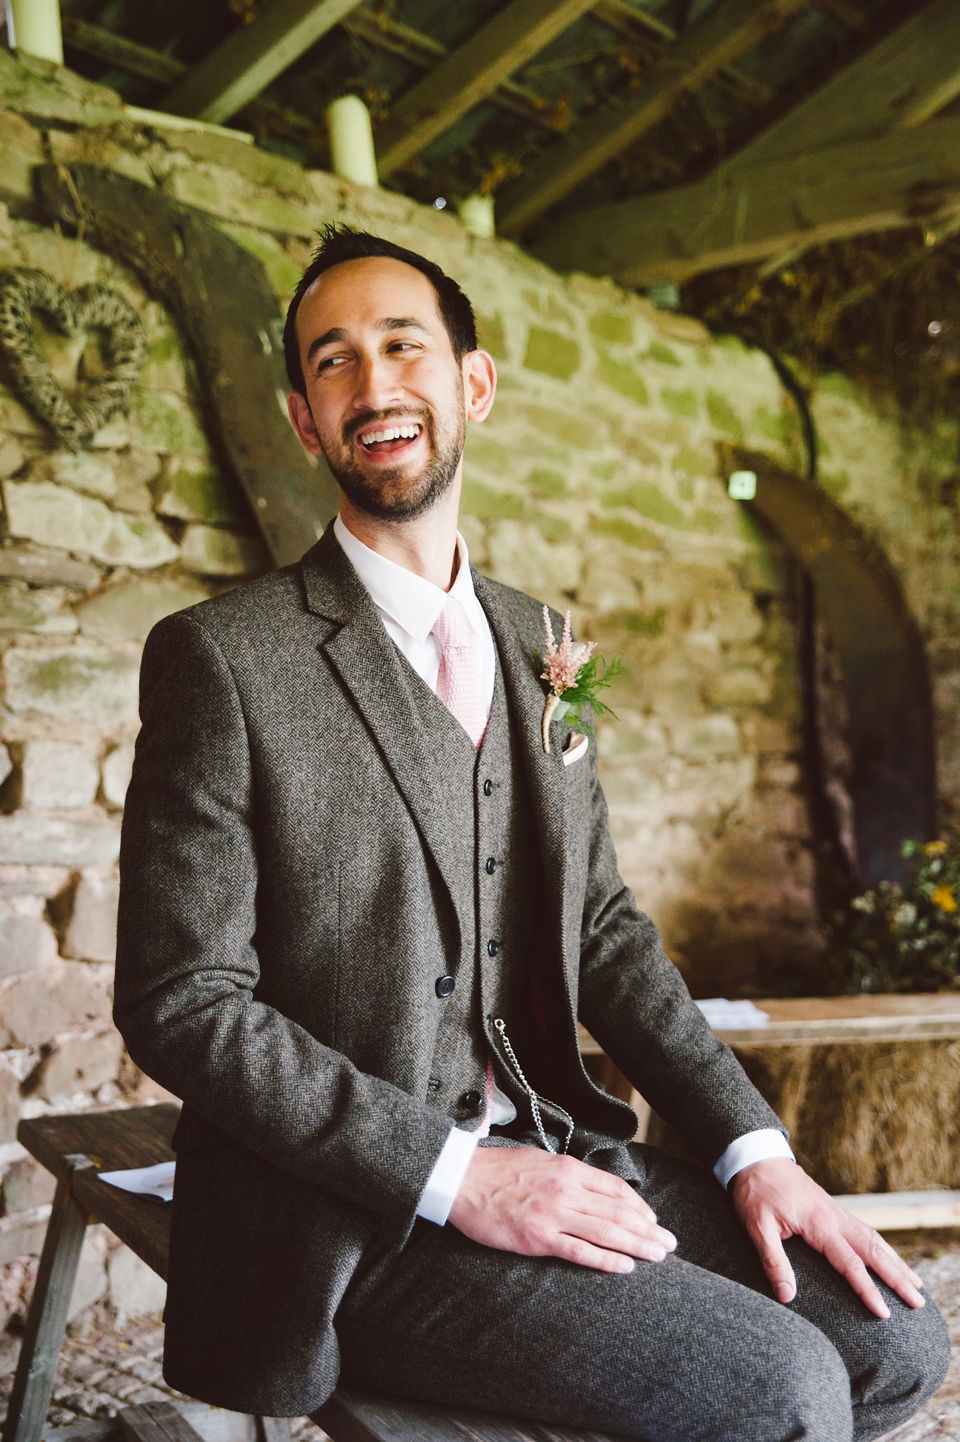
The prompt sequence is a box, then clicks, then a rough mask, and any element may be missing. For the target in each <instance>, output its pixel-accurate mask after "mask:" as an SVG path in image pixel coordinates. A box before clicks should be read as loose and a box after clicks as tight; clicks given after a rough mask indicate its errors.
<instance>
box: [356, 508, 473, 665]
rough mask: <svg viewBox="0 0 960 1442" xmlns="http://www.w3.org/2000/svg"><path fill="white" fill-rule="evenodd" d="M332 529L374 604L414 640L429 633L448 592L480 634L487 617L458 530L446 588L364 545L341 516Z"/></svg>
mask: <svg viewBox="0 0 960 1442" xmlns="http://www.w3.org/2000/svg"><path fill="white" fill-rule="evenodd" d="M333 533H334V535H335V536H336V538H337V540H338V541H339V543H340V547H341V549H342V550H343V553H344V555H345V556H346V557H347V560H348V561H349V562H350V564H351V565H352V566H353V568H354V570H355V571H356V573H357V575H358V576H359V577H360V580H361V581H362V582H363V584H364V585H365V586H366V588H367V590H368V591H369V592H370V597H371V599H372V601H373V604H374V605H375V606H376V607H377V609H378V610H379V611H382V612H383V613H384V614H385V615H386V616H389V617H390V619H391V620H392V621H394V622H395V623H396V624H397V625H398V626H401V627H402V628H403V629H404V631H406V632H407V633H408V635H410V636H412V637H413V638H414V640H415V641H425V640H426V639H427V637H428V636H429V635H430V632H431V631H432V630H433V628H434V626H435V625H436V623H437V617H438V616H439V615H440V612H441V611H442V610H443V607H444V603H445V602H446V599H447V597H448V596H456V598H457V600H458V601H459V602H460V604H461V606H462V607H463V609H464V611H465V613H466V616H467V620H468V621H469V623H470V627H471V629H472V630H473V632H474V633H475V634H476V635H478V636H482V635H483V632H484V627H485V626H486V618H485V616H484V614H483V608H482V607H481V605H480V602H479V601H478V600H477V595H476V592H475V591H474V589H473V577H472V575H471V574H470V555H469V552H468V551H467V543H466V541H465V540H464V539H463V537H462V536H461V534H460V532H459V531H458V532H457V555H458V556H459V561H460V564H459V567H458V569H457V579H456V580H455V581H454V583H453V585H452V586H451V587H450V590H449V591H444V590H442V589H441V588H440V587H439V586H435V585H434V584H433V582H432V581H427V580H425V579H424V577H423V576H418V575H416V574H415V573H414V572H413V571H408V570H407V569H406V567H405V566H398V565H397V563H396V562H395V561H391V560H388V558H387V557H386V556H382V555H381V554H380V552H379V551H374V550H371V548H370V547H369V546H365V545H364V543H363V542H362V541H359V540H358V539H357V537H356V536H355V535H354V534H353V532H352V531H349V530H348V529H347V527H346V526H345V525H344V523H343V520H342V519H341V517H340V516H337V518H336V520H335V521H334V523H333Z"/></svg>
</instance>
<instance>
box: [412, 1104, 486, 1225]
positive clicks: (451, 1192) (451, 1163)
mask: <svg viewBox="0 0 960 1442" xmlns="http://www.w3.org/2000/svg"><path fill="white" fill-rule="evenodd" d="M479 1140H480V1133H479V1132H463V1131H461V1130H460V1128H459V1127H451V1128H450V1135H449V1136H448V1137H447V1140H446V1141H445V1142H444V1144H443V1150H442V1151H441V1153H440V1155H439V1156H438V1157H437V1160H436V1162H435V1163H434V1167H433V1171H432V1172H431V1173H430V1175H429V1177H428V1178H427V1185H426V1186H425V1187H424V1189H423V1192H422V1194H421V1197H420V1201H419V1202H418V1203H417V1216H418V1217H424V1218H425V1219H426V1220H427V1221H428V1222H436V1224H437V1226H438V1227H442V1226H443V1225H444V1223H445V1222H446V1220H447V1218H448V1217H449V1215H450V1209H451V1207H452V1206H453V1204H454V1202H455V1201H456V1200H457V1193H458V1192H459V1190H460V1186H461V1183H462V1182H463V1179H464V1177H465V1176H466V1174H467V1167H468V1166H469V1165H470V1163H471V1162H472V1161H473V1154H474V1152H475V1151H476V1148H477V1143H478V1142H479Z"/></svg>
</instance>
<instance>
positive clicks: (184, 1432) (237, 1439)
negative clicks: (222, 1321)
mask: <svg viewBox="0 0 960 1442" xmlns="http://www.w3.org/2000/svg"><path fill="white" fill-rule="evenodd" d="M179 1112H180V1109H179V1107H177V1106H175V1105H172V1104H164V1105H160V1106H153V1107H133V1108H131V1109H129V1110H127V1111H110V1112H80V1113H77V1114H75V1115H73V1116H53V1117H36V1118H34V1119H33V1120H31V1121H23V1122H21V1123H20V1126H19V1128H18V1130H17V1137H18V1139H19V1141H20V1142H21V1143H22V1144H23V1146H24V1147H26V1149H27V1151H28V1152H30V1153H31V1155H32V1156H34V1157H36V1159H37V1161H38V1162H40V1163H41V1164H42V1165H43V1166H44V1167H46V1168H47V1170H48V1171H49V1172H52V1173H53V1175H54V1176H55V1177H56V1178H57V1190H56V1195H55V1196H54V1200H53V1207H52V1210H51V1213H50V1221H49V1223H48V1225H47V1233H46V1237H45V1239H44V1244H43V1251H42V1253H41V1256H40V1266H39V1269H38V1272H37V1280H36V1285H35V1287H34V1292H33V1297H32V1299H31V1302H30V1308H29V1312H28V1315H27V1325H26V1330H25V1333H24V1338H23V1344H22V1347H21V1351H20V1359H19V1362H18V1365H17V1372H16V1376H15V1378H14V1384H13V1391H12V1394H11V1397H10V1405H9V1408H8V1410H7V1420H6V1423H5V1425H4V1429H3V1442H40V1439H41V1437H42V1436H43V1434H44V1429H45V1424H46V1416H47V1409H48V1408H49V1406H50V1398H51V1395H52V1392H53V1384H54V1378H55V1376H56V1370H57V1361H58V1358H59V1356H60V1348H61V1346H62V1344H63V1337H64V1332H65V1330H66V1324H67V1311H68V1308H69V1305H70V1297H71V1293H72V1291H73V1284H74V1280H75V1278H76V1274H77V1265H78V1263H79V1260H80V1248H81V1246H82V1244H83V1236H84V1232H85V1231H86V1229H87V1226H88V1225H89V1224H90V1223H91V1222H92V1221H98V1222H102V1223H103V1224H104V1225H105V1226H107V1227H109V1228H110V1230H111V1231H112V1232H113V1233H114V1234H115V1235H116V1236H117V1237H119V1238H120V1240H121V1241H122V1242H125V1243H126V1245H127V1246H128V1247H129V1248H130V1250H131V1251H133V1252H135V1253H136V1254H137V1256H138V1257H140V1258H141V1259H142V1260H143V1261H144V1262H146V1263H147V1266H149V1267H152V1268H153V1270H154V1271H155V1272H157V1273H159V1275H160V1276H161V1277H164V1278H166V1275H167V1257H168V1252H169V1247H170V1208H169V1206H166V1205H164V1204H163V1203H160V1202H156V1201H152V1200H151V1199H150V1198H148V1197H140V1196H135V1195H133V1194H132V1193H130V1192H123V1191H120V1190H119V1189H118V1188H116V1187H111V1186H108V1185H107V1184H106V1183H104V1182H101V1181H99V1180H98V1178H97V1173H98V1171H119V1170H121V1169H123V1168H126V1167H148V1166H153V1165H154V1164H155V1163H157V1162H165V1161H170V1160H172V1158H173V1152H172V1150H171V1146H170V1139H171V1137H172V1136H173V1129H174V1127H175V1126H176V1122H177V1117H178V1116H179ZM207 1413H211V1414H215V1415H214V1416H213V1417H212V1423H211V1418H210V1417H208V1416H207V1415H206V1414H207ZM314 1421H315V1422H317V1423H318V1424H319V1426H321V1427H322V1428H323V1430H324V1431H325V1432H326V1433H327V1435H328V1437H330V1438H331V1439H332V1442H468V1439H469V1442H611V1439H609V1438H605V1437H601V1436H600V1434H599V1433H596V1432H578V1431H570V1430H567V1429H558V1428H555V1427H546V1426H541V1425H539V1424H536V1423H527V1422H522V1423H521V1422H513V1421H511V1420H510V1419H509V1418H506V1417H494V1416H488V1415H487V1414H484V1413H479V1412H471V1411H466V1410H463V1411H461V1410H454V1409H446V1408H439V1407H430V1406H426V1405H421V1404H417V1403H408V1402H400V1401H392V1400H390V1399H389V1398H384V1397H372V1396H365V1395H363V1394H361V1393H358V1392H351V1391H348V1390H346V1389H345V1388H338V1389H337V1391H336V1392H335V1393H334V1394H333V1396H332V1397H331V1398H330V1400H329V1401H328V1402H326V1403H325V1404H324V1405H323V1406H322V1407H321V1408H320V1410H319V1411H318V1412H317V1413H315V1414H314ZM56 1430H57V1432H58V1433H59V1435H60V1436H61V1437H62V1439H63V1442H107V1439H110V1442H121V1439H122V1438H125V1439H126V1442H284V1439H285V1438H286V1439H289V1426H288V1424H287V1423H286V1421H285V1420H284V1419H282V1418H268V1417H263V1418H257V1419H255V1420H254V1419H252V1418H247V1417H242V1416H240V1415H239V1414H236V1413H228V1412H224V1411H222V1410H221V1409H218V1408H212V1409H206V1408H203V1407H202V1405H201V1404H199V1403H197V1404H174V1403H170V1402H150V1403H147V1404H145V1405H144V1406H142V1407H128V1408H125V1409H124V1410H123V1411H122V1412H121V1413H120V1416H119V1418H118V1419H117V1420H116V1421H114V1422H110V1421H105V1422H102V1423H93V1422H89V1423H83V1424H82V1425H78V1426H77V1427H70V1428H62V1429H56Z"/></svg>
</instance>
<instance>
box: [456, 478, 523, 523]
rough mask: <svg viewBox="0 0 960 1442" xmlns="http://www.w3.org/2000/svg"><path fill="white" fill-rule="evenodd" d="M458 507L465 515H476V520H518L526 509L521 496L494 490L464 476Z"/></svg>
mask: <svg viewBox="0 0 960 1442" xmlns="http://www.w3.org/2000/svg"><path fill="white" fill-rule="evenodd" d="M460 509H461V510H462V511H463V514H464V515H465V516H476V517H477V519H478V520H481V521H486V520H494V519H496V520H508V521H519V520H521V519H522V518H523V515H524V511H525V509H526V507H525V503H524V499H523V497H522V496H517V495H514V494H512V493H511V492H509V491H495V490H494V489H493V487H492V486H485V485H483V484H482V483H481V482H480V481H473V480H471V479H470V478H469V477H467V476H465V477H464V480H463V492H462V494H461V498H460Z"/></svg>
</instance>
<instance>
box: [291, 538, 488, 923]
mask: <svg viewBox="0 0 960 1442" xmlns="http://www.w3.org/2000/svg"><path fill="white" fill-rule="evenodd" d="M300 571H301V575H302V578H303V584H304V591H305V598H306V605H307V609H308V610H309V611H311V612H312V613H313V614H314V615H316V616H321V617H323V618H324V619H325V620H327V621H329V622H331V623H332V625H331V628H330V630H329V632H328V634H327V636H326V638H325V639H324V640H323V641H321V642H320V644H319V645H318V648H317V649H318V650H319V651H320V652H321V653H322V654H323V655H324V656H325V657H326V659H327V660H328V662H329V663H330V666H331V667H332V668H333V671H334V672H335V674H336V675H337V676H338V677H339V679H340V682H341V683H342V685H343V686H344V688H345V690H346V691H347V692H348V693H349V695H350V696H351V697H352V699H353V702H354V705H355V707H356V710H357V713H358V715H359V717H360V719H361V721H362V722H363V724H364V726H365V727H366V728H367V730H368V731H369V733H370V735H371V737H372V739H373V742H374V744H375V746H376V747H377V750H378V751H379V752H380V755H381V756H382V758H383V761H384V764H385V765H386V767H387V770H388V772H389V773H390V776H391V777H392V779H393V782H394V784H395V785H396V787H397V789H398V790H399V791H400V793H401V795H402V796H403V797H404V800H405V801H406V803H407V806H408V807H409V810H410V813H411V815H412V816H413V819H414V822H415V824H416V826H417V829H418V830H419V832H420V834H421V836H422V837H423V840H424V843H425V845H426V847H427V849H428V850H429V851H430V853H431V855H432V856H433V858H434V860H435V861H436V864H437V867H438V869H439V871H440V874H441V876H442V878H443V881H444V883H445V885H446V887H447V890H448V892H449V893H450V900H451V903H452V904H453V907H454V910H455V911H456V910H457V907H456V897H457V886H456V876H457V873H456V865H455V859H454V856H453V853H452V847H451V840H450V830H449V828H450V818H449V812H448V809H447V806H446V801H445V793H444V790H443V779H442V777H441V776H440V775H438V773H437V767H436V763H435V761H434V758H433V754H432V752H431V749H430V747H429V746H428V745H427V743H426V738H425V736H424V734H423V728H422V725H421V722H420V717H419V716H418V713H417V710H416V707H415V704H414V701H413V699H412V697H411V694H410V686H411V683H412V682H414V681H416V679H417V678H416V676H415V675H413V674H412V673H411V672H410V671H409V668H407V667H404V666H403V664H402V659H401V657H400V655H399V653H398V651H397V649H396V647H395V646H394V644H393V642H392V641H391V639H390V637H389V636H388V635H387V632H386V630H385V629H384V625H383V622H382V621H381V619H380V616H379V614H378V613H377V610H376V608H375V606H374V604H373V602H372V600H371V599H370V595H369V592H368V591H367V589H366V587H365V586H364V585H363V583H362V581H361V580H360V578H359V576H358V575H357V573H356V571H355V570H354V569H353V567H352V566H351V564H350V562H349V561H348V560H347V558H346V556H345V555H344V553H343V551H342V550H341V548H340V546H339V544H338V543H337V540H336V537H335V536H334V533H333V530H332V528H328V529H327V531H326V532H325V533H324V535H323V536H322V537H321V539H320V540H319V541H318V542H317V544H316V545H315V546H314V547H313V548H312V549H311V550H310V551H308V552H307V554H306V555H305V556H304V558H303V560H302V561H301V562H300ZM457 915H458V920H459V913H457ZM460 930H461V936H462V935H463V926H462V923H461V926H460Z"/></svg>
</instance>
